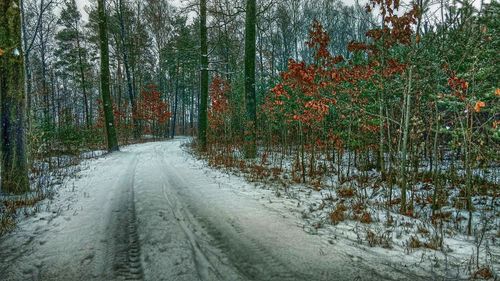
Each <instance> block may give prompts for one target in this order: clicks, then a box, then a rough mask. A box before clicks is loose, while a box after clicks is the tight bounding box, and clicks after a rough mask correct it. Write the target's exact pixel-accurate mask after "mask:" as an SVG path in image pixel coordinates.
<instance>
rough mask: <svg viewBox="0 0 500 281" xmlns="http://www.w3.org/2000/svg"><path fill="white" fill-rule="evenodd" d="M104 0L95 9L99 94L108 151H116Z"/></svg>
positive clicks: (99, 1)
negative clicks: (99, 65) (97, 16)
mask: <svg viewBox="0 0 500 281" xmlns="http://www.w3.org/2000/svg"><path fill="white" fill-rule="evenodd" d="M105 8H106V6H105V0H98V1H97V11H98V14H99V38H100V45H101V46H100V47H101V94H102V105H103V109H104V122H105V123H106V137H107V142H108V151H109V152H112V151H118V150H119V147H118V139H117V138H116V130H115V121H114V116H113V102H112V101H111V94H110V88H109V46H108V26H107V16H106V11H105Z"/></svg>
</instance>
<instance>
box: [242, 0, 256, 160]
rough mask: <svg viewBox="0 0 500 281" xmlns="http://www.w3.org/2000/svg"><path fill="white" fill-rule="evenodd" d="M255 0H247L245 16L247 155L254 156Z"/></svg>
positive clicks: (248, 156)
mask: <svg viewBox="0 0 500 281" xmlns="http://www.w3.org/2000/svg"><path fill="white" fill-rule="evenodd" d="M255 21H256V4H255V0H247V3H246V17H245V99H246V103H245V104H246V115H247V116H246V122H245V133H244V134H245V157H247V158H254V157H255V156H256V154H257V145H256V125H257V110H256V96H255V39H256V38H255V29H256V25H255Z"/></svg>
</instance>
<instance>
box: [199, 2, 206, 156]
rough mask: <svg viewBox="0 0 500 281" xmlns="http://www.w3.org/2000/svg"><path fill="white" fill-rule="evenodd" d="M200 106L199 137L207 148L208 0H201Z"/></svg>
mask: <svg viewBox="0 0 500 281" xmlns="http://www.w3.org/2000/svg"><path fill="white" fill-rule="evenodd" d="M200 41H201V48H200V63H201V71H200V107H199V115H198V139H199V141H200V148H201V149H202V150H206V149H207V128H208V115H207V114H208V112H207V107H208V45H207V0H200Z"/></svg>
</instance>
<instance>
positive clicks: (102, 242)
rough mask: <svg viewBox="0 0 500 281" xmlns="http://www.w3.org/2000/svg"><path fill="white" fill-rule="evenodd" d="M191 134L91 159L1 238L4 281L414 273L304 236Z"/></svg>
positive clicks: (398, 276)
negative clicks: (211, 160)
mask: <svg viewBox="0 0 500 281" xmlns="http://www.w3.org/2000/svg"><path fill="white" fill-rule="evenodd" d="M186 141H187V139H176V140H173V141H166V142H156V143H146V144H140V145H133V146H129V147H125V148H123V149H122V151H121V152H117V153H113V154H110V155H107V156H105V157H102V158H100V159H97V160H91V161H89V162H87V163H86V164H85V165H87V166H88V167H87V168H85V169H84V170H83V171H82V172H81V173H80V175H79V178H77V179H75V180H71V181H69V182H68V183H67V184H66V185H65V186H64V187H61V189H60V191H59V195H58V196H56V198H54V199H53V200H52V201H51V202H46V203H45V205H44V206H43V207H42V208H41V210H40V212H39V213H38V214H37V215H36V216H34V217H31V218H28V219H25V220H23V221H22V222H21V223H20V225H19V227H18V228H17V229H16V230H15V231H14V232H13V233H10V234H8V235H7V236H6V237H4V238H1V240H0V280H186V281H196V280H227V281H237V280H269V281H273V280H276V281H278V280H307V281H309V280H419V278H417V276H414V275H410V274H409V273H408V270H407V269H409V268H406V269H405V268H396V267H394V266H390V265H389V263H385V262H384V261H383V260H380V259H378V257H377V255H376V254H374V253H369V252H365V253H363V252H360V250H359V249H358V248H356V247H355V246H354V245H352V243H348V242H344V243H341V242H336V243H331V241H330V240H328V239H326V238H324V237H321V236H319V235H310V234H308V233H306V232H305V231H304V230H303V229H302V228H301V227H300V224H299V223H298V222H299V221H300V217H299V216H300V214H298V213H292V212H289V211H287V209H286V208H282V206H279V205H277V204H273V202H272V199H267V200H262V198H263V197H264V195H263V193H262V192H264V191H262V190H260V189H258V188H256V187H254V186H252V185H251V184H248V183H246V182H245V181H244V180H242V179H241V178H238V177H234V176H233V177H229V178H228V177H227V176H225V177H224V176H222V173H220V172H218V171H214V170H210V169H209V168H206V167H204V166H203V164H202V163H201V161H198V160H195V159H193V158H192V157H191V156H190V155H189V154H188V153H186V152H185V151H184V150H183V148H182V147H181V145H182V143H183V142H186ZM265 194H266V195H265V196H267V195H268V194H269V193H265ZM295 204H296V203H295ZM422 279H423V278H422Z"/></svg>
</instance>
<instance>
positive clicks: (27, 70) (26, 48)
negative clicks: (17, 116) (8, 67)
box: [19, 0, 31, 127]
mask: <svg viewBox="0 0 500 281" xmlns="http://www.w3.org/2000/svg"><path fill="white" fill-rule="evenodd" d="M19 5H20V7H21V27H22V29H21V30H22V38H23V56H24V64H23V70H24V77H25V79H24V92H25V95H26V98H27V99H26V102H27V104H26V111H27V114H26V123H27V124H28V127H29V124H30V115H31V71H30V68H29V66H30V62H29V51H30V50H29V46H28V36H27V33H26V32H27V31H26V19H25V12H24V0H20V1H19Z"/></svg>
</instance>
